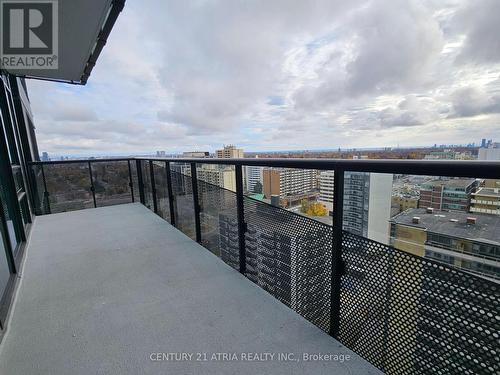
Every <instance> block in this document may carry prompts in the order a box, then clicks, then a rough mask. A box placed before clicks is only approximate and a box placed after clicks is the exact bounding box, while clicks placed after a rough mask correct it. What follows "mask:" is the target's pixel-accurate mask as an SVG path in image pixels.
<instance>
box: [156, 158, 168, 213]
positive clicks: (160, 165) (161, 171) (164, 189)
mask: <svg viewBox="0 0 500 375" xmlns="http://www.w3.org/2000/svg"><path fill="white" fill-rule="evenodd" d="M153 172H154V178H155V190H156V204H157V207H158V215H160V216H161V217H162V218H163V219H165V220H167V221H168V222H169V223H170V203H169V199H168V184H167V170H166V166H165V163H164V162H160V161H154V162H153Z"/></svg>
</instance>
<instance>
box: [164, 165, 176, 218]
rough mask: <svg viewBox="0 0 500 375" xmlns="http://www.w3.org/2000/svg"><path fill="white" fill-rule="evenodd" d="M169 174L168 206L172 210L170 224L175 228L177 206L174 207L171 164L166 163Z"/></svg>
mask: <svg viewBox="0 0 500 375" xmlns="http://www.w3.org/2000/svg"><path fill="white" fill-rule="evenodd" d="M165 168H166V172H167V194H168V206H169V208H170V224H171V225H172V226H174V227H175V208H174V207H175V206H174V192H173V191H172V173H170V162H168V161H166V162H165Z"/></svg>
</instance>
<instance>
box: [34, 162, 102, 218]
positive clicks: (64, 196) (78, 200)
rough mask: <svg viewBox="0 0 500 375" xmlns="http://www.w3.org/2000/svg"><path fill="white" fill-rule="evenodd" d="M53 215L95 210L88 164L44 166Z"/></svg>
mask: <svg viewBox="0 0 500 375" xmlns="http://www.w3.org/2000/svg"><path fill="white" fill-rule="evenodd" d="M44 171H45V179H46V182H47V191H48V193H49V202H50V210H51V213H56V212H65V211H74V210H81V209H84V208H93V207H94V201H93V198H92V192H91V190H90V187H91V183H90V173H89V166H88V163H86V162H82V163H69V164H46V165H44Z"/></svg>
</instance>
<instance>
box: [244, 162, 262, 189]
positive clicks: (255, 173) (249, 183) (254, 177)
mask: <svg viewBox="0 0 500 375" xmlns="http://www.w3.org/2000/svg"><path fill="white" fill-rule="evenodd" d="M244 168H245V175H246V177H247V178H246V189H247V191H248V192H251V193H254V192H255V190H254V188H255V184H256V183H257V182H260V183H261V184H262V185H263V183H264V181H263V170H264V168H263V167H255V166H249V165H247V166H245V167H244Z"/></svg>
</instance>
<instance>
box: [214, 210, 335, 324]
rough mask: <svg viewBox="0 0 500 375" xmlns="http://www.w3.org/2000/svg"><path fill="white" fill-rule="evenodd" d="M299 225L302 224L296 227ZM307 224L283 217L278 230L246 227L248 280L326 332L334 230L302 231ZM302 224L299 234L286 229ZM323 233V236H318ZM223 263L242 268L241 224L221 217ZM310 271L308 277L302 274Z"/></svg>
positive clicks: (261, 212)
mask: <svg viewBox="0 0 500 375" xmlns="http://www.w3.org/2000/svg"><path fill="white" fill-rule="evenodd" d="M256 209H257V210H256V211H255V212H254V214H255V215H258V216H259V217H260V218H262V219H264V217H265V216H272V217H270V220H272V221H275V220H276V218H275V217H274V215H275V213H274V212H273V211H272V210H269V209H267V208H265V207H264V206H258V207H256ZM294 220H295V221H297V220H298V221H300V222H299V223H295V224H294ZM301 220H303V219H301V218H299V217H295V216H294V215H292V214H289V215H287V216H281V217H280V224H282V225H277V226H276V227H270V228H265V229H264V228H263V227H261V226H255V225H253V224H249V225H248V230H247V231H246V233H245V248H246V276H247V277H248V278H249V279H250V280H252V281H253V282H254V283H256V284H258V285H259V286H261V287H262V288H263V289H264V290H266V291H268V292H269V293H270V294H272V295H273V296H274V297H276V298H277V299H278V300H280V301H281V302H283V303H284V304H286V305H287V306H289V307H291V308H292V309H294V310H295V311H297V312H298V313H299V314H301V315H302V316H304V317H306V318H307V319H308V320H309V321H311V322H314V323H315V324H317V325H319V326H323V327H324V328H325V329H327V328H328V327H326V326H325V322H327V321H328V317H329V314H330V302H329V299H328V295H329V287H330V283H329V272H330V270H329V266H328V264H329V261H330V259H329V257H331V254H330V253H329V252H328V251H325V249H327V248H328V247H329V246H330V244H329V243H330V241H331V237H330V236H329V235H328V233H330V231H329V230H328V229H327V227H326V226H324V229H321V228H322V226H317V227H314V226H312V227H304V225H303V222H302V221H301ZM288 225H298V226H299V227H300V228H301V230H300V233H291V232H289V231H287V230H286V228H287V226H288ZM322 230H323V231H324V233H323V235H320V233H318V232H319V231H322ZM219 231H220V232H219V233H220V251H221V258H222V259H223V260H224V261H226V262H227V263H228V264H229V265H231V266H232V267H233V268H236V269H238V268H239V248H238V241H237V233H238V224H237V220H236V219H235V218H234V217H230V216H229V215H226V214H221V215H219ZM304 269H307V270H308V271H307V272H301V271H302V270H304Z"/></svg>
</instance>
